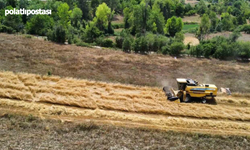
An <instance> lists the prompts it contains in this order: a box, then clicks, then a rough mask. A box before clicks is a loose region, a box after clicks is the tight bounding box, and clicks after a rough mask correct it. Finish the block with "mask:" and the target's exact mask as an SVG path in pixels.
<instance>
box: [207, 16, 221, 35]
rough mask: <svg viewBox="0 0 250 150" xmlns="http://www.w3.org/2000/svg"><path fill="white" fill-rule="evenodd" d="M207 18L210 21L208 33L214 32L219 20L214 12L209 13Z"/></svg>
mask: <svg viewBox="0 0 250 150" xmlns="http://www.w3.org/2000/svg"><path fill="white" fill-rule="evenodd" d="M209 18H210V21H211V26H210V31H211V32H214V31H215V30H216V28H217V26H218V23H219V19H218V18H217V16H216V13H215V12H210V14H209Z"/></svg>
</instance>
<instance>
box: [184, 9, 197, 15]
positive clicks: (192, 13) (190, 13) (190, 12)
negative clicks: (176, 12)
mask: <svg viewBox="0 0 250 150" xmlns="http://www.w3.org/2000/svg"><path fill="white" fill-rule="evenodd" d="M195 13H196V11H195V10H190V11H188V12H187V13H186V15H187V16H192V15H195Z"/></svg>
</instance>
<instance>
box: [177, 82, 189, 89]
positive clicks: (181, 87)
mask: <svg viewBox="0 0 250 150" xmlns="http://www.w3.org/2000/svg"><path fill="white" fill-rule="evenodd" d="M186 85H187V84H186V83H178V89H179V90H185V88H186Z"/></svg>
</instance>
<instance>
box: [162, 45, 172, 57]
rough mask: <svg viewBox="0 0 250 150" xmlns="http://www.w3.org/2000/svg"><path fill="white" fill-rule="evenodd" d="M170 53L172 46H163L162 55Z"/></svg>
mask: <svg viewBox="0 0 250 150" xmlns="http://www.w3.org/2000/svg"><path fill="white" fill-rule="evenodd" d="M169 51H170V46H169V45H166V46H163V47H162V48H161V52H162V54H164V55H166V54H169Z"/></svg>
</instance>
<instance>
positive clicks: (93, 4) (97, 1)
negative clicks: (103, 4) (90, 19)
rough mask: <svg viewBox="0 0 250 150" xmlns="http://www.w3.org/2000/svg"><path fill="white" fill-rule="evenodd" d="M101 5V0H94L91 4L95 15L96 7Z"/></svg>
mask: <svg viewBox="0 0 250 150" xmlns="http://www.w3.org/2000/svg"><path fill="white" fill-rule="evenodd" d="M99 5H100V0H92V1H91V2H90V6H91V8H92V14H93V15H95V12H96V8H97V7H98V6H99Z"/></svg>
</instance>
